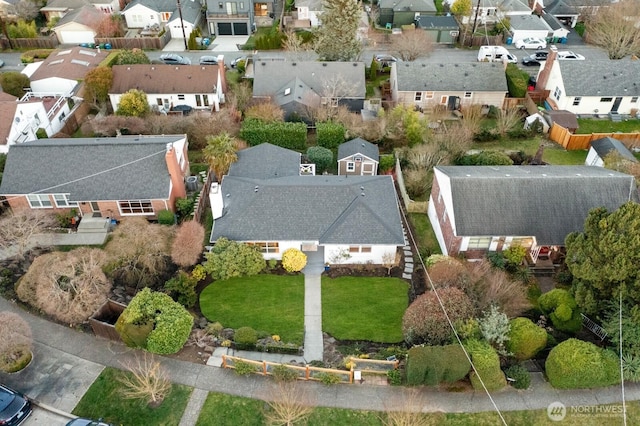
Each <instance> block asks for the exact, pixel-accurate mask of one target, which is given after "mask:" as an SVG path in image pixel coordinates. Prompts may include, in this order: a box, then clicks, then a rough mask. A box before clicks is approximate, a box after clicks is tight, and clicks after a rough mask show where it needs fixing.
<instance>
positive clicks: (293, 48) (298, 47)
mask: <svg viewBox="0 0 640 426" xmlns="http://www.w3.org/2000/svg"><path fill="white" fill-rule="evenodd" d="M282 48H283V49H284V50H286V51H288V52H300V51H302V50H306V49H305V48H304V47H303V40H302V38H300V36H298V33H297V32H296V30H295V29H294V28H293V27H287V29H285V30H284V40H283V42H282Z"/></svg>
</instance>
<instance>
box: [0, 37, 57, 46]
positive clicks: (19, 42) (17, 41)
mask: <svg viewBox="0 0 640 426" xmlns="http://www.w3.org/2000/svg"><path fill="white" fill-rule="evenodd" d="M58 45H60V42H58V37H57V36H56V34H55V33H52V34H51V35H49V36H46V37H36V38H12V39H11V40H8V39H6V38H5V37H2V38H0V47H1V48H2V49H3V50H5V49H11V47H12V46H13V48H14V49H55V48H56V47H58Z"/></svg>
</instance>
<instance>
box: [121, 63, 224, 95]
mask: <svg viewBox="0 0 640 426" xmlns="http://www.w3.org/2000/svg"><path fill="white" fill-rule="evenodd" d="M111 69H112V70H113V81H112V83H111V88H110V89H109V93H110V94H120V93H126V92H127V91H129V90H131V89H138V90H142V91H143V92H145V93H147V94H163V93H174V94H185V93H213V92H214V87H215V86H216V83H217V82H218V65H206V66H205V65H165V64H133V65H114V66H113V67H112V68H111Z"/></svg>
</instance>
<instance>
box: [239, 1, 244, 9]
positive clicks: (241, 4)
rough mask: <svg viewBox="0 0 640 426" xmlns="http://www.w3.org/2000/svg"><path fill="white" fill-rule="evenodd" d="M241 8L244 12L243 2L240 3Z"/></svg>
mask: <svg viewBox="0 0 640 426" xmlns="http://www.w3.org/2000/svg"><path fill="white" fill-rule="evenodd" d="M239 7H240V10H244V3H243V2H240V3H239Z"/></svg>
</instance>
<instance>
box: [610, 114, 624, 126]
mask: <svg viewBox="0 0 640 426" xmlns="http://www.w3.org/2000/svg"><path fill="white" fill-rule="evenodd" d="M609 118H610V119H611V121H613V122H615V123H618V122H620V121H622V116H621V115H620V114H618V113H617V112H610V113H609Z"/></svg>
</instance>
